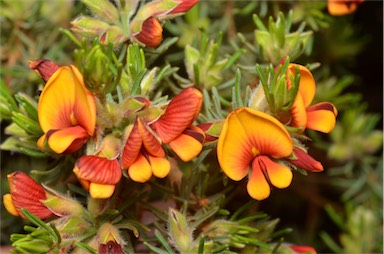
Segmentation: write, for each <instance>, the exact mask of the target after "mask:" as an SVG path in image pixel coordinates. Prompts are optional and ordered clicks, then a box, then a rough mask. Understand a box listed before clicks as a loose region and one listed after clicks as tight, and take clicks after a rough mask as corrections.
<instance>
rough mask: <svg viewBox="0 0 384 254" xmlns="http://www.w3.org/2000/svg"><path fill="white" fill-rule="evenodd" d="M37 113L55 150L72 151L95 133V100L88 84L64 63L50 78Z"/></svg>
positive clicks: (41, 144) (79, 74) (45, 138)
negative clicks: (87, 86)
mask: <svg viewBox="0 0 384 254" xmlns="http://www.w3.org/2000/svg"><path fill="white" fill-rule="evenodd" d="M38 117H39V123H40V126H41V129H42V130H43V131H44V135H43V136H42V137H41V138H40V139H39V141H38V146H39V148H40V149H42V148H43V147H44V144H45V142H47V143H48V146H49V147H50V148H51V149H52V150H53V151H54V152H56V153H58V154H62V153H73V152H75V151H77V150H78V149H80V148H81V147H82V146H83V145H84V144H85V143H86V142H87V140H88V139H89V138H90V137H91V136H92V135H93V133H94V130H95V125H96V103H95V98H94V96H93V94H92V93H91V92H90V91H89V90H88V89H87V88H86V87H85V85H84V81H83V77H82V75H81V73H80V72H79V71H78V69H77V68H76V67H75V66H73V65H71V66H63V67H60V68H59V69H57V70H56V71H55V72H54V74H53V75H52V76H51V77H50V78H49V79H48V81H47V84H46V85H45V87H44V89H43V91H42V93H41V95H40V99H39V104H38Z"/></svg>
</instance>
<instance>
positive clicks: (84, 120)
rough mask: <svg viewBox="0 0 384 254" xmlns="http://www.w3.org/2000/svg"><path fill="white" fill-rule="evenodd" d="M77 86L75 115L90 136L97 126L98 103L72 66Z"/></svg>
mask: <svg viewBox="0 0 384 254" xmlns="http://www.w3.org/2000/svg"><path fill="white" fill-rule="evenodd" d="M70 70H71V71H72V75H73V82H74V86H75V98H76V100H75V103H74V106H73V113H74V117H75V118H76V121H77V122H78V123H79V124H80V125H81V126H83V127H84V129H86V130H87V132H88V134H89V135H90V136H92V135H93V133H94V131H95V126H96V102H95V97H94V95H93V94H92V93H91V92H90V91H89V90H88V89H87V88H86V87H85V85H84V81H83V76H82V75H81V73H80V72H79V70H78V69H77V68H76V67H75V66H73V65H71V66H70Z"/></svg>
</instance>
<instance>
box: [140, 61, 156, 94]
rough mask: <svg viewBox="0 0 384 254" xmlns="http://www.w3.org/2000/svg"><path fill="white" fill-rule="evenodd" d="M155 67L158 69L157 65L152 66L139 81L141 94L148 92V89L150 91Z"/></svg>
mask: <svg viewBox="0 0 384 254" xmlns="http://www.w3.org/2000/svg"><path fill="white" fill-rule="evenodd" d="M157 69H158V68H157V67H155V68H153V69H152V70H151V71H150V72H148V73H147V74H146V75H145V76H144V78H143V79H142V80H141V83H140V88H141V94H148V93H149V92H150V91H152V89H153V84H154V78H155V75H156V72H157Z"/></svg>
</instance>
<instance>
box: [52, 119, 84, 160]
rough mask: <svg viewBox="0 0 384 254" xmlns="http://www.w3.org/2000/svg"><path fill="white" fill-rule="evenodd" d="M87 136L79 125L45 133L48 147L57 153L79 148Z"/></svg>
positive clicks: (73, 150) (70, 151)
mask: <svg viewBox="0 0 384 254" xmlns="http://www.w3.org/2000/svg"><path fill="white" fill-rule="evenodd" d="M88 138H89V135H88V133H87V131H86V130H85V129H84V128H83V127H82V126H80V125H77V126H75V127H69V128H64V129H61V130H57V131H52V132H48V133H47V139H48V145H49V147H50V148H51V149H52V150H53V151H55V152H56V153H58V154H61V153H72V152H75V151H77V150H79V149H80V148H81V147H82V146H83V145H84V144H85V143H86V142H87V140H88Z"/></svg>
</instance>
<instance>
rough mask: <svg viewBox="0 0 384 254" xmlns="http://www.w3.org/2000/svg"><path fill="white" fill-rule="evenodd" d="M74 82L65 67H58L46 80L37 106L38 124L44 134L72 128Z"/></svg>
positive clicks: (71, 74) (67, 68)
mask: <svg viewBox="0 0 384 254" xmlns="http://www.w3.org/2000/svg"><path fill="white" fill-rule="evenodd" d="M75 82H77V81H75V80H74V76H73V73H72V71H71V70H70V68H69V67H67V66H63V67H60V68H59V69H58V70H57V71H56V72H55V73H54V74H53V75H52V76H51V78H50V79H49V80H48V82H47V84H46V85H45V87H44V89H43V91H42V93H41V95H40V99H39V104H38V112H39V114H38V116H39V123H40V126H41V129H42V130H43V131H44V132H47V131H49V130H56V129H62V128H66V127H69V126H72V122H71V119H70V116H71V115H72V112H73V106H74V104H75V85H74V84H75Z"/></svg>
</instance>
